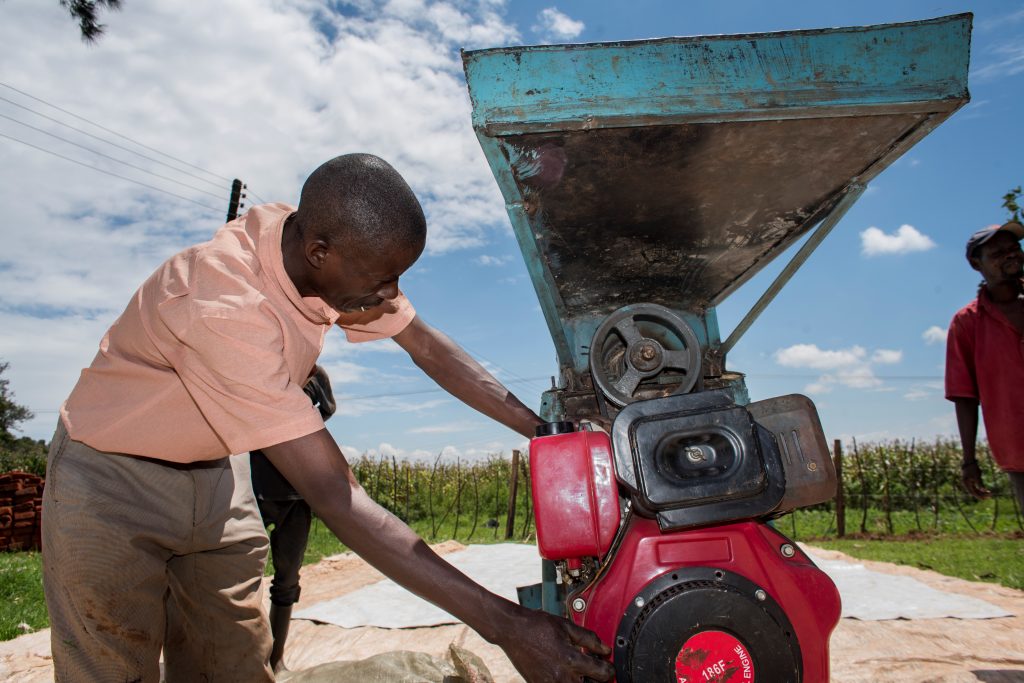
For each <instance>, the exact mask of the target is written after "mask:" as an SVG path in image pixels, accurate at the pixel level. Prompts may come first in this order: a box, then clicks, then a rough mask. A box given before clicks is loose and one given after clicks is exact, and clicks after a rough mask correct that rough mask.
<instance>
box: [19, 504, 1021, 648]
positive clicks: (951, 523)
mask: <svg viewBox="0 0 1024 683" xmlns="http://www.w3.org/2000/svg"><path fill="white" fill-rule="evenodd" d="M996 505H997V503H996V502H995V501H984V502H981V503H977V504H973V505H971V506H969V507H965V508H964V509H963V510H962V511H956V513H955V514H950V513H949V512H944V513H943V514H942V515H940V518H939V521H938V523H937V524H936V523H934V518H933V517H932V516H930V513H929V515H925V514H924V512H923V511H922V512H921V513H919V514H917V515H915V514H914V513H913V512H893V513H892V515H891V517H892V520H893V527H894V529H893V531H894V534H895V535H894V536H888V534H887V532H888V524H887V519H886V515H885V514H884V512H882V511H880V510H869V511H868V517H867V524H866V527H867V530H868V533H867V534H864V535H860V534H859V531H860V520H861V514H862V513H861V511H860V510H856V509H852V510H848V513H847V520H846V524H847V533H848V534H851V535H852V536H851V537H849V538H843V539H837V538H835V513H834V512H832V511H829V510H798V511H796V513H794V514H790V515H786V516H785V517H782V518H780V519H778V520H776V521H775V525H776V527H777V528H778V529H779V530H780V531H781V532H783V533H785V534H787V535H788V536H790V537H791V538H794V539H795V540H800V541H806V542H809V543H811V544H813V545H816V546H819V547H822V548H828V549H831V550H839V551H841V552H844V553H846V554H848V555H850V556H852V557H855V558H860V559H864V560H877V561H882V562H893V563H896V564H904V565H909V566H912V567H919V568H922V569H931V570H934V571H937V572H940V573H942V574H946V575H948V576H956V577H960V578H964V579H968V580H971V581H987V582H991V583H999V584H1002V585H1004V586H1008V587H1010V588H1016V589H1018V590H1024V532H1022V531H1021V529H1020V521H1019V520H1018V518H1017V517H1016V516H1015V515H1014V512H1013V508H1012V506H1009V504H1008V502H1007V501H1005V500H1003V501H1001V502H1000V503H998V505H999V506H1000V508H999V513H998V514H996V510H997V508H996V507H995V506H996ZM525 519H526V518H525V517H524V511H522V510H521V511H520V512H519V513H518V514H517V517H516V520H517V521H516V533H515V535H514V538H513V539H512V540H513V541H520V540H522V538H523V536H524V520H525ZM993 520H994V523H993ZM499 521H500V524H499V527H498V528H493V527H487V526H484V524H483V521H481V522H480V523H479V524H478V526H477V528H476V530H475V531H474V533H473V535H472V536H471V537H468V533H469V531H470V527H471V525H472V522H469V523H467V522H466V520H465V519H463V520H460V523H459V529H458V534H457V539H458V541H459V542H461V543H467V544H468V543H501V542H504V540H505V538H504V536H505V533H504V526H505V520H504V519H503V518H502V519H501V520H499ZM919 523H920V529H919ZM412 526H413V528H414V529H415V530H416V531H417V532H418V533H419V534H421V535H422V536H424V537H425V538H430V536H431V531H432V529H431V528H430V527H431V522H430V520H423V521H420V522H414V523H413V525H412ZM972 526H973V529H972ZM455 531H456V530H455V524H454V522H453V521H452V520H450V519H449V520H448V521H446V522H445V523H444V524H442V525H440V526H439V527H438V529H437V534H436V536H434V540H437V541H440V540H445V539H450V538H454V537H456V534H455ZM855 532H856V534H855ZM530 534H532V526H530V527H527V528H526V535H530ZM345 550H346V548H345V546H343V545H342V544H341V542H340V541H338V539H337V538H335V537H334V535H333V534H332V533H331V532H330V531H329V530H328V529H327V527H326V526H324V524H323V523H322V522H320V521H316V520H315V521H314V522H313V528H312V530H311V532H310V538H309V546H308V547H307V549H306V556H305V559H304V564H310V563H315V562H319V561H320V560H321V559H323V558H324V557H328V556H330V555H336V554H338V553H341V552H344V551H345ZM267 566H268V573H269V567H270V563H269V562H268V564H267ZM22 623H24V624H28V626H29V627H30V628H31V629H33V630H37V629H40V628H46V627H47V626H48V625H49V622H48V619H47V615H46V607H45V604H44V602H43V589H42V558H41V556H40V554H39V553H37V552H22V553H0V640H10V639H11V638H14V637H17V636H19V635H22V634H23V633H25V632H26V631H25V630H24V629H23V628H19V624H22Z"/></svg>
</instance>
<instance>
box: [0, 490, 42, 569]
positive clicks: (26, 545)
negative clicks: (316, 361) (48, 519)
mask: <svg viewBox="0 0 1024 683" xmlns="http://www.w3.org/2000/svg"><path fill="white" fill-rule="evenodd" d="M42 506H43V478H42V477H37V476H36V475H34V474H28V473H27V472H8V473H7V474H2V475H0V551H3V550H39V549H40V548H42V519H43V514H42V509H41V508H42Z"/></svg>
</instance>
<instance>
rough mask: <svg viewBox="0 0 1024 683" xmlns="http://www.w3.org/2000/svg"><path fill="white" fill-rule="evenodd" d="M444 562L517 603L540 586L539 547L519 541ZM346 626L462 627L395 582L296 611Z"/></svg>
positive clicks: (476, 548)
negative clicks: (521, 592) (525, 589)
mask: <svg viewBox="0 0 1024 683" xmlns="http://www.w3.org/2000/svg"><path fill="white" fill-rule="evenodd" d="M445 559H446V560H448V561H449V562H451V563H452V564H453V565H454V566H455V567H457V568H458V569H459V570H460V571H462V572H463V573H465V574H467V575H468V576H471V577H472V578H473V580H474V581H476V582H477V583H479V584H480V585H482V586H483V587H484V588H486V589H487V590H489V591H491V592H492V593H497V594H498V595H501V596H503V597H505V598H508V599H509V600H511V601H513V602H518V601H519V598H518V596H517V594H516V587H517V586H529V585H531V584H535V583H540V556H539V555H538V554H537V548H536V546H532V545H522V544H520V543H500V544H497V545H471V546H468V547H467V548H466V549H465V550H460V551H458V552H454V553H449V554H448V555H445ZM294 618H296V619H310V620H312V621H319V622H322V623H325V624H335V625H336V626H343V627H345V628H357V627H359V626H378V627H380V628H415V627H418V626H437V625H439V624H454V623H458V620H457V619H455V618H454V617H453V616H452V615H450V614H448V613H447V612H445V611H444V610H442V609H439V608H437V607H435V606H434V605H432V604H430V603H429V602H427V601H426V600H422V599H420V598H418V597H416V596H415V595H413V594H412V593H410V592H409V591H407V590H405V589H404V588H401V587H400V586H398V585H397V584H396V583H394V582H393V581H390V580H384V581H378V582H377V583H375V584H373V585H371V586H367V587H366V588H361V589H359V590H357V591H353V592H352V593H348V594H347V595H342V596H341V597H338V598H334V599H333V600H327V601H325V602H320V603H317V604H315V605H313V606H311V607H307V608H306V609H303V610H299V611H298V612H296V613H295V615H294Z"/></svg>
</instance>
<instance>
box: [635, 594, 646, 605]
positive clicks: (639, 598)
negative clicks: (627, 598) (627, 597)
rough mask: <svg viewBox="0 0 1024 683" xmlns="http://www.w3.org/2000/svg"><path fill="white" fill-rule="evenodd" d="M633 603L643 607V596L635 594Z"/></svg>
mask: <svg viewBox="0 0 1024 683" xmlns="http://www.w3.org/2000/svg"><path fill="white" fill-rule="evenodd" d="M633 604H634V605H636V606H637V607H643V606H644V599H643V597H642V596H639V595H638V596H636V600H634V601H633Z"/></svg>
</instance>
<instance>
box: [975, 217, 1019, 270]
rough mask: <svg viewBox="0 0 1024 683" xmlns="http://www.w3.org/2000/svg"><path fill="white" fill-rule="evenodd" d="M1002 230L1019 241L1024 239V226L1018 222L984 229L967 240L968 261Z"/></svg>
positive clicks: (1009, 222)
mask: <svg viewBox="0 0 1024 683" xmlns="http://www.w3.org/2000/svg"><path fill="white" fill-rule="evenodd" d="M1000 230H1005V231H1007V232H1008V233H1010V234H1011V235H1013V236H1014V237H1016V238H1017V239H1018V240H1020V239H1021V238H1024V225H1021V224H1020V223H1018V222H1017V221H1006V222H1005V223H1003V224H1002V225H990V226H988V227H987V228H982V229H981V230H979V231H978V232H976V233H974V234H973V235H971V236H970V237H969V238H968V239H967V260H968V261H969V260H971V257H972V256H974V251H975V250H976V249H977V248H978V247H980V246H981V245H983V244H985V242H988V241H989V240H990V239H992V236H993V235H995V234H996V233H997V232H999V231H1000Z"/></svg>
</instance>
